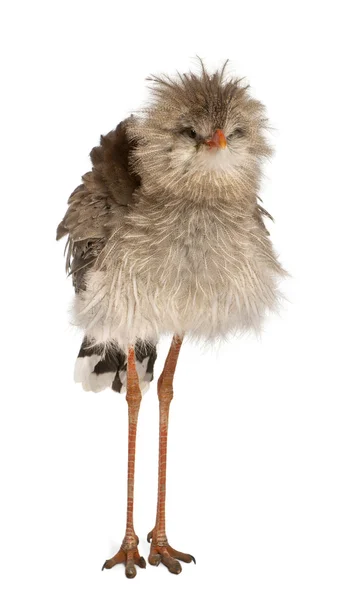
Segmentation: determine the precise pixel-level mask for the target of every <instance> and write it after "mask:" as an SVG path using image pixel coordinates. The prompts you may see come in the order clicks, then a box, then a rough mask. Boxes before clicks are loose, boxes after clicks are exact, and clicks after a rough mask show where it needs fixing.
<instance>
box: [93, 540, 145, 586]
mask: <svg viewBox="0 0 356 600" xmlns="http://www.w3.org/2000/svg"><path fill="white" fill-rule="evenodd" d="M137 545H138V537H137V535H135V536H134V538H131V537H130V538H128V537H126V536H125V537H124V539H123V542H122V544H121V548H120V550H119V551H118V552H117V553H116V554H115V556H113V557H112V558H109V559H108V560H106V561H105V562H104V564H103V567H102V571H103V570H104V569H112V568H113V567H114V566H115V565H118V564H120V563H124V564H125V575H126V577H128V578H129V579H133V577H136V567H135V565H138V566H139V567H141V569H145V568H146V561H145V559H144V558H143V556H140V554H139V552H138V548H137Z"/></svg>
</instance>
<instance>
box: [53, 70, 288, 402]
mask: <svg viewBox="0 0 356 600" xmlns="http://www.w3.org/2000/svg"><path fill="white" fill-rule="evenodd" d="M154 90H155V102H154V104H153V105H151V106H150V107H149V108H148V109H146V111H145V112H144V114H143V115H141V116H131V117H130V118H128V119H126V121H123V122H122V123H120V125H119V126H118V127H117V128H116V130H114V131H112V132H111V133H110V134H108V135H107V136H104V137H102V139H101V144H100V146H98V147H97V148H94V149H93V151H92V153H91V158H92V162H93V169H92V171H91V172H90V173H87V174H86V175H85V176H84V177H83V183H82V185H81V186H79V187H78V188H77V189H76V190H75V191H74V192H73V194H72V196H71V197H70V200H69V208H68V211H67V214H66V215H65V218H64V219H63V221H62V223H61V224H60V226H59V228H58V237H61V236H62V235H65V234H69V248H68V254H69V258H68V266H70V268H71V270H72V272H73V278H74V284H75V287H76V298H75V305H74V322H75V323H76V324H77V325H78V326H80V327H81V328H82V329H83V330H84V331H85V343H84V344H83V346H82V349H81V354H80V355H79V358H78V361H82V362H81V363H80V364H79V366H78V365H77V375H76V377H77V380H78V381H82V383H83V387H84V388H85V389H93V390H94V391H99V390H101V389H103V388H104V387H106V386H110V385H112V387H113V389H116V391H123V389H125V388H124V387H123V386H122V383H126V379H124V377H125V378H126V373H125V370H126V368H127V356H128V348H133V347H135V349H136V366H137V367H138V368H141V372H140V373H139V379H140V382H141V390H142V389H143V387H144V384H145V383H146V382H147V381H150V380H151V379H152V376H153V364H154V360H155V357H156V354H155V347H156V344H157V342H158V340H159V338H160V336H161V335H162V334H166V333H171V334H174V335H175V339H176V340H181V339H182V338H183V336H184V335H189V336H192V337H196V338H199V339H202V340H213V339H216V338H218V337H226V336H227V335H228V334H229V333H236V332H239V331H245V330H248V329H255V330H258V329H259V327H260V325H261V322H262V320H263V317H264V316H265V314H266V311H268V310H269V309H273V308H274V307H275V305H276V303H277V300H278V279H279V277H280V276H281V275H282V274H283V270H282V268H281V267H280V265H279V263H278V261H277V259H276V256H275V254H274V252H273V249H272V245H271V242H270V240H269V237H268V232H267V229H266V227H265V225H264V223H263V220H262V216H263V214H264V213H265V214H268V213H266V211H264V209H262V208H261V206H260V204H259V202H258V192H259V185H260V176H261V162H262V159H263V158H264V157H266V156H268V155H269V153H270V150H269V147H268V145H267V143H266V140H265V138H264V136H263V129H264V126H265V121H264V116H263V107H262V105H261V104H260V103H259V102H257V101H255V100H253V99H251V98H250V96H249V95H248V93H247V88H246V87H243V86H241V84H240V81H239V80H236V79H231V80H228V81H225V82H224V73H223V70H222V71H221V72H217V73H215V74H213V75H212V76H210V75H208V74H207V73H206V71H205V70H204V69H203V72H202V75H201V77H197V76H195V75H192V74H190V75H183V76H179V78H178V80H172V79H170V78H155V79H154ZM179 347H180V346H179ZM93 349H94V351H93ZM95 349H96V350H95ZM173 354H174V352H173ZM138 355H140V356H139V359H138ZM167 360H168V359H167ZM83 361H86V362H85V365H84V362H83ZM98 366H100V368H99V369H98ZM88 369H89V371H88ZM103 375H105V377H103ZM100 376H101V380H100V381H101V383H100V385H98V380H99V378H100ZM163 379H164V378H163ZM115 382H116V383H115Z"/></svg>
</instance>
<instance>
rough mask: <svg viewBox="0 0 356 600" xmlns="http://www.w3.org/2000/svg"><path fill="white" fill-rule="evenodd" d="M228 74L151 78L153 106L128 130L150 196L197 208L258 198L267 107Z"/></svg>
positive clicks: (265, 153) (265, 148)
mask: <svg viewBox="0 0 356 600" xmlns="http://www.w3.org/2000/svg"><path fill="white" fill-rule="evenodd" d="M225 67H226V63H225V65H224V67H223V68H222V69H220V70H219V71H216V72H215V73H213V74H208V73H207V71H206V70H205V68H204V65H203V64H202V69H201V73H200V74H199V75H195V74H193V73H188V74H186V73H185V74H183V75H181V74H178V75H177V76H176V77H175V78H171V77H168V76H160V77H158V76H157V77H156V76H153V77H150V78H149V81H150V82H151V90H152V94H153V98H152V102H151V103H150V104H149V106H148V107H147V108H145V109H144V110H143V112H142V114H141V115H140V116H138V117H135V118H133V119H132V120H131V122H130V124H129V126H128V135H129V136H130V137H131V139H133V140H135V145H136V149H135V151H134V155H133V162H132V164H133V167H134V169H135V170H136V171H137V172H138V173H139V174H140V175H141V178H142V183H143V185H144V187H145V188H146V190H147V192H148V193H152V194H157V193H162V192H164V193H165V194H166V195H170V194H171V195H175V196H181V195H182V194H184V195H185V196H186V197H188V198H191V199H192V200H196V201H199V200H207V199H209V198H214V197H219V198H226V199H233V198H236V197H241V196H243V195H245V196H246V195H253V194H256V192H257V190H258V185H259V180H260V168H261V161H262V159H264V158H265V157H267V156H269V155H270V154H271V150H270V147H269V146H268V144H267V141H266V138H265V136H264V130H265V129H266V125H267V123H266V119H265V115H264V107H263V105H262V104H261V103H260V102H258V101H257V100H255V99H253V98H252V97H251V96H250V94H249V93H248V86H247V85H244V84H243V82H242V80H240V79H237V78H234V77H227V76H226V75H225V72H226V68H225Z"/></svg>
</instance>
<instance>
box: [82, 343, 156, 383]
mask: <svg viewBox="0 0 356 600" xmlns="http://www.w3.org/2000/svg"><path fill="white" fill-rule="evenodd" d="M135 355H136V369H137V374H138V376H139V380H140V387H141V392H142V394H144V393H145V392H146V391H147V390H148V388H149V386H150V382H151V381H152V379H153V367H154V364H155V361H156V358H157V351H156V346H154V345H152V344H150V343H146V342H137V343H136V345H135ZM126 370H127V355H126V353H125V352H124V351H123V350H121V349H120V348H119V347H118V346H116V345H115V344H110V345H104V344H93V342H92V340H90V339H88V338H87V337H85V338H84V340H83V343H82V345H81V347H80V350H79V354H78V358H77V360H76V363H75V369H74V381H75V382H76V383H81V384H82V386H83V390H85V391H86V392H101V391H102V390H104V389H105V388H108V387H111V388H112V389H113V390H114V392H119V393H121V394H122V393H125V392H126V375H127V373H126Z"/></svg>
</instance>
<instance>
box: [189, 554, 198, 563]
mask: <svg viewBox="0 0 356 600" xmlns="http://www.w3.org/2000/svg"><path fill="white" fill-rule="evenodd" d="M189 556H190V558H191V559H192V561H193V563H194V564H195V565H196V564H197V561H196V560H195V558H194V556H193V554H189Z"/></svg>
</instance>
